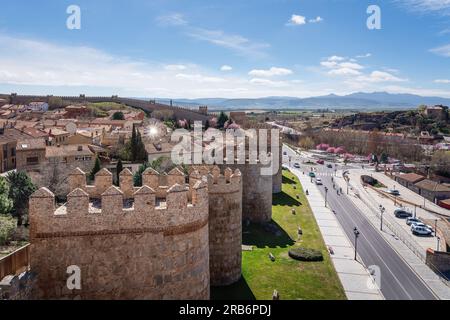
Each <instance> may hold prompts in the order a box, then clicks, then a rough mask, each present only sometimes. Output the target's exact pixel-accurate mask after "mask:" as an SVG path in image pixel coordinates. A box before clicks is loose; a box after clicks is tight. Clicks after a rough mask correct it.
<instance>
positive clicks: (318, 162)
mask: <svg viewBox="0 0 450 320" xmlns="http://www.w3.org/2000/svg"><path fill="white" fill-rule="evenodd" d="M317 164H325V161H323V160H317Z"/></svg>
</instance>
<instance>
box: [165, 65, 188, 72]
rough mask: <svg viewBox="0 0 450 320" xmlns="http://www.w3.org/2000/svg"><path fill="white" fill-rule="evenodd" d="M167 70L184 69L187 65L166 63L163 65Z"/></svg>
mask: <svg viewBox="0 0 450 320" xmlns="http://www.w3.org/2000/svg"><path fill="white" fill-rule="evenodd" d="M164 69H166V70H168V71H182V70H186V69H187V67H186V66H185V65H183V64H168V65H166V66H165V67H164Z"/></svg>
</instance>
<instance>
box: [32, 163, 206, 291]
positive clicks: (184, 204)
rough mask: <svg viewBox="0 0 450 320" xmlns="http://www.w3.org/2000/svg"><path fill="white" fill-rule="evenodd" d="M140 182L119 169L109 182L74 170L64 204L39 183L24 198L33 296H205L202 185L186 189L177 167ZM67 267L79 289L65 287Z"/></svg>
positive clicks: (102, 176)
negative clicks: (76, 278)
mask: <svg viewBox="0 0 450 320" xmlns="http://www.w3.org/2000/svg"><path fill="white" fill-rule="evenodd" d="M143 180H144V186H143V187H141V188H136V187H134V186H133V184H132V183H133V181H132V179H130V173H129V172H128V171H125V172H123V174H122V175H121V179H120V184H121V185H120V188H117V187H115V186H113V185H112V175H111V174H110V172H108V171H107V170H102V172H100V173H99V174H97V175H96V182H95V184H94V185H86V176H85V175H84V173H83V172H82V171H81V170H76V171H75V172H73V174H72V175H70V176H69V185H70V186H71V187H72V188H75V189H74V190H73V191H72V192H71V193H70V194H69V195H68V196H67V204H66V205H64V206H61V207H59V208H56V207H55V196H54V195H53V194H52V193H51V192H50V191H49V190H48V189H46V188H42V189H39V190H38V191H37V192H35V193H34V194H33V195H32V196H31V198H30V206H29V208H30V209H29V211H30V226H31V230H30V240H31V253H30V265H31V269H32V271H33V272H36V273H37V275H38V276H37V279H38V280H37V284H36V287H35V288H34V298H36V299H88V300H91V299H94V300H105V299H127V300H128V299H133V300H134V299H149V300H162V299H164V300H207V299H209V295H210V292H209V288H210V284H209V283H210V277H209V226H208V207H209V205H208V183H207V182H206V181H203V180H202V181H197V182H196V183H195V184H193V185H192V187H189V186H188V185H186V184H185V178H184V176H183V175H182V173H181V172H180V171H178V170H174V171H172V172H170V173H169V174H168V175H165V176H159V175H158V174H157V173H156V172H153V171H151V170H148V171H147V172H146V174H145V176H144V178H143ZM160 181H167V182H168V184H166V183H164V184H161V183H160ZM125 199H127V200H132V201H125V202H124V200H125ZM93 200H94V201H93ZM70 270H72V271H70ZM73 270H78V271H76V272H78V275H79V279H80V282H81V287H80V288H79V289H77V288H70V287H68V285H67V283H68V280H69V277H70V276H71V274H72V273H73V272H74V271H73ZM69 271H70V272H69Z"/></svg>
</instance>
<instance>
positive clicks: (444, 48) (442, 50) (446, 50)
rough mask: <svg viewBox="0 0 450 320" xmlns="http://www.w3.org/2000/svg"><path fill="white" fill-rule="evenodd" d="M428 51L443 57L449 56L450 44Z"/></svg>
mask: <svg viewBox="0 0 450 320" xmlns="http://www.w3.org/2000/svg"><path fill="white" fill-rule="evenodd" d="M430 52H432V53H434V54H437V55H439V56H443V57H450V44H447V45H445V46H442V47H437V48H434V49H431V50H430Z"/></svg>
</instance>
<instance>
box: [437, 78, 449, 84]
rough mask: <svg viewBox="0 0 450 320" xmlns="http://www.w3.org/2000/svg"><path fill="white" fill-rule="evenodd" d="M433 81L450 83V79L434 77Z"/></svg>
mask: <svg viewBox="0 0 450 320" xmlns="http://www.w3.org/2000/svg"><path fill="white" fill-rule="evenodd" d="M433 82H434V83H440V84H442V83H444V84H448V83H450V80H449V79H436V80H434V81H433Z"/></svg>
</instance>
